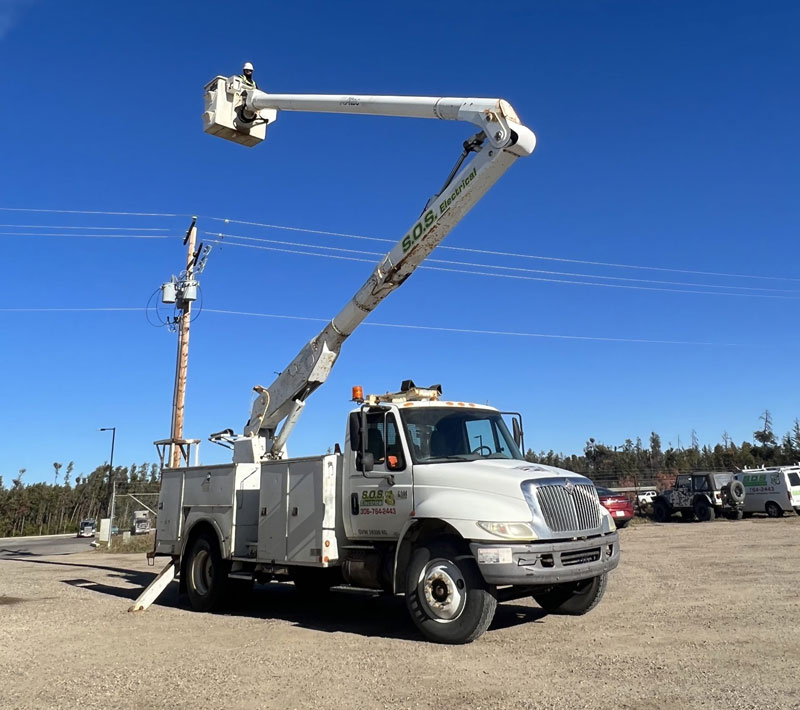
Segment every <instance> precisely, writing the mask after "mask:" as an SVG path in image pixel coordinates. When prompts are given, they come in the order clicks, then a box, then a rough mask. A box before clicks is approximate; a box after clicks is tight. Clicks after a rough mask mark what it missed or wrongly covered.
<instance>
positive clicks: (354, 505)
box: [350, 493, 358, 515]
mask: <svg viewBox="0 0 800 710" xmlns="http://www.w3.org/2000/svg"><path fill="white" fill-rule="evenodd" d="M350 512H351V513H352V514H353V515H358V493H351V494H350Z"/></svg>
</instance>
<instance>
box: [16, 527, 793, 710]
mask: <svg viewBox="0 0 800 710" xmlns="http://www.w3.org/2000/svg"><path fill="white" fill-rule="evenodd" d="M620 536H621V538H622V551H623V559H622V563H621V565H620V567H619V568H618V569H617V570H616V571H615V572H614V573H612V575H611V578H610V582H609V586H608V591H607V592H606V596H605V599H604V600H603V601H602V602H601V604H600V605H599V606H598V607H597V609H595V610H594V611H592V612H591V613H590V614H588V615H586V616H584V617H577V618H568V617H557V616H546V615H545V614H544V613H543V612H542V611H541V610H540V609H539V608H538V607H537V606H536V605H535V604H534V603H533V602H530V601H527V600H524V601H516V602H510V603H506V604H503V605H501V606H500V607H499V608H498V613H497V616H496V618H495V622H494V624H493V625H492V627H491V629H490V630H489V631H488V632H487V633H486V634H485V635H484V636H483V637H482V638H481V639H479V640H478V641H476V642H475V643H472V644H470V645H468V646H455V647H448V646H438V645H435V644H429V643H426V642H424V641H421V640H420V638H419V637H418V636H417V634H416V631H415V630H414V628H413V626H412V624H411V621H410V620H409V619H408V618H407V616H406V613H405V607H404V605H403V600H402V599H393V598H387V597H381V596H375V595H370V594H366V593H354V592H347V593H345V592H341V593H340V592H336V593H334V594H333V595H332V597H331V599H330V601H328V602H325V603H322V602H320V603H318V604H317V605H316V608H309V604H308V602H304V601H303V600H302V599H300V598H298V597H297V596H296V595H295V594H294V592H293V590H292V587H291V585H288V584H286V585H270V586H269V587H257V588H256V592H255V594H254V597H253V599H252V601H251V602H250V603H248V604H247V605H245V606H243V607H242V608H240V609H237V610H236V611H235V612H233V613H231V614H226V615H208V614H198V613H194V612H191V611H189V610H188V609H187V608H186V607H185V606H184V605H183V604H181V603H179V600H178V595H177V588H176V585H173V587H172V588H170V589H169V590H168V591H167V592H166V593H165V594H164V595H163V596H162V598H161V600H159V603H158V604H156V605H154V606H153V607H151V608H150V609H149V610H148V611H146V612H144V613H138V614H128V613H127V608H128V606H129V604H130V602H131V600H132V599H134V598H135V597H136V596H137V595H138V593H139V591H140V590H141V588H142V586H143V585H145V584H146V583H147V582H148V581H149V580H150V579H151V578H152V576H153V574H154V571H153V568H148V567H147V564H146V561H145V560H144V559H143V558H142V557H141V556H139V555H135V556H132V555H107V554H97V553H79V554H73V555H60V556H52V557H35V556H20V557H17V558H10V559H9V558H5V559H2V560H0V708H3V709H4V710H12V709H13V710H16V709H23V708H48V709H49V708H81V710H90V709H92V708H104V709H105V708H112V709H113V710H123V709H125V708H137V710H142V709H144V708H192V709H195V708H226V709H229V708H230V709H233V708H276V709H278V708H280V709H284V708H348V709H349V710H361V709H363V710H367V709H369V710H372V709H374V708H392V710H398V709H399V708H432V709H433V708H435V709H436V710H455V709H457V708H471V709H472V710H480V709H489V708H542V709H544V708H558V709H559V710H560V709H563V708H569V709H570V710H571V709H573V708H574V709H579V708H631V709H632V708H636V709H637V710H638V709H645V708H659V709H661V710H664V709H672V708H675V709H678V708H681V709H682V708H700V707H704V708H737V709H738V708H770V709H772V708H800V668H799V666H800V625H799V624H798V619H799V618H800V597H798V593H797V589H798V582H800V572H799V571H798V564H799V563H800V554H798V553H799V552H800V518H797V517H795V516H792V517H786V518H783V519H781V520H770V519H752V520H743V521H740V522H730V521H726V520H720V521H717V522H715V523H705V524H704V523H680V522H674V523H668V524H664V525H657V524H643V525H636V526H632V527H630V528H628V529H626V530H623V531H621V533H620ZM158 563H159V564H161V560H158ZM184 604H185V602H184Z"/></svg>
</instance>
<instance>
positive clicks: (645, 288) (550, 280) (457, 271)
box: [207, 239, 800, 300]
mask: <svg viewBox="0 0 800 710" xmlns="http://www.w3.org/2000/svg"><path fill="white" fill-rule="evenodd" d="M207 241H208V242H210V243H212V244H224V245H227V246H239V247H245V248H248V249H262V250H265V251H274V252H280V253H284V254H297V255H300V256H317V257H322V258H325V259H338V260H341V261H355V262H362V263H369V264H373V263H375V262H374V261H373V260H372V259H359V258H357V257H353V256H342V255H340V254H320V253H315V252H308V251H300V250H298V249H283V248H279V247H268V246H261V245H259V244H236V243H235V242H224V241H221V240H214V239H209V240H207ZM430 261H431V260H430V259H429V260H428V262H430ZM417 268H418V269H424V270H426V271H443V272H448V273H454V274H468V275H472V276H493V277H495V278H504V279H517V280H523V281H540V282H543V283H558V284H567V285H573V286H597V287H602V288H622V289H629V290H634V291H657V292H661V293H683V294H692V295H702V296H738V297H740V298H772V299H780V300H800V296H780V295H772V294H762V293H736V292H729V291H723V292H718V291H697V290H694V289H684V288H680V289H679V288H660V287H655V286H630V285H627V284H609V283H594V282H591V281H575V280H572V279H553V278H544V277H539V276H523V275H520V274H499V273H488V272H485V271H475V270H473V269H451V268H445V267H441V266H426V265H425V264H422V265H420V266H418V267H417ZM484 268H487V267H484ZM488 268H493V267H488ZM585 278H597V277H595V276H591V275H586V276H585ZM699 286H702V284H699ZM723 288H736V287H735V286H729V287H723Z"/></svg>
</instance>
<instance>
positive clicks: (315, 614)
mask: <svg viewBox="0 0 800 710" xmlns="http://www.w3.org/2000/svg"><path fill="white" fill-rule="evenodd" d="M109 569H111V568H109ZM114 571H116V572H118V573H117V574H111V575H107V576H108V577H110V578H117V579H119V580H120V581H121V582H123V583H124V584H125V585H126V586H116V585H114V584H107V583H100V582H95V581H93V580H88V579H83V578H76V579H63V580H61V581H62V582H63V583H64V584H69V585H70V586H73V587H79V588H81V589H86V590H89V591H92V592H97V593H99V594H107V595H109V596H114V597H118V598H120V599H126V600H129V601H131V602H132V601H133V600H135V599H136V598H137V597H138V596H139V594H141V592H142V589H143V588H144V587H145V586H147V584H149V583H150V582H151V581H152V579H153V576H154V575H153V574H152V573H150V572H133V571H130V570H122V569H120V570H114ZM127 585H138V586H136V587H130V586H127ZM154 606H159V607H165V608H172V609H183V610H185V611H187V612H190V613H200V612H192V611H191V609H190V607H189V600H188V598H187V596H186V595H185V594H179V591H178V584H177V582H176V583H173V584H171V585H170V586H169V587H167V589H166V590H165V591H164V593H163V594H162V595H161V596H160V597H159V598H158V600H157V601H156V602H155V604H154ZM143 613H145V614H146V613H147V612H146V611H145V612H143ZM214 615H215V616H237V617H244V618H249V619H258V620H261V621H268V620H271V619H275V620H280V621H285V622H288V623H290V624H292V625H293V626H299V627H301V628H305V629H311V630H315V631H323V632H326V633H350V634H357V635H359V636H366V637H380V638H394V639H399V640H414V641H418V640H420V635H419V633H418V632H417V630H416V628H415V627H414V625H413V623H412V621H411V619H410V618H409V616H408V613H407V612H406V607H405V602H404V600H403V599H402V598H401V597H394V596H390V595H386V594H381V593H379V592H372V591H369V590H358V589H348V590H344V589H334V590H332V591H331V592H330V594H325V595H317V596H316V597H313V598H312V597H309V596H305V595H302V594H300V593H298V592H297V590H296V589H295V587H294V585H292V584H281V583H270V584H266V585H255V586H254V588H253V590H252V592H249V593H248V594H245V595H242V596H239V597H231V599H230V601H229V603H228V605H227V607H226V608H225V609H224V610H223V611H219V612H214ZM545 615H546V614H545V612H544V611H543V610H542V609H539V608H538V607H528V606H523V605H520V604H517V603H514V602H507V603H505V604H499V605H498V607H497V613H496V614H495V618H494V621H493V623H492V625H491V627H490V628H489V632H491V631H495V630H500V629H506V628H510V627H513V626H519V625H520V624H527V623H531V622H539V621H540V620H541V619H542V618H543V617H544V616H545Z"/></svg>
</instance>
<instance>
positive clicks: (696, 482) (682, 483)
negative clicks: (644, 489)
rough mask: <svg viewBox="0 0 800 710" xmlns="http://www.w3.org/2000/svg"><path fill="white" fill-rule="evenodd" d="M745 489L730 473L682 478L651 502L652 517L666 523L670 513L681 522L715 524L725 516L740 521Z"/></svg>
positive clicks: (697, 474) (687, 475)
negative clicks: (678, 514)
mask: <svg viewBox="0 0 800 710" xmlns="http://www.w3.org/2000/svg"><path fill="white" fill-rule="evenodd" d="M744 495H745V492H744V485H742V482H741V481H737V480H736V479H735V478H734V475H733V474H732V473H702V472H698V473H692V474H682V475H680V476H678V477H677V479H675V485H674V486H673V488H671V489H670V490H667V491H664V492H663V493H661V494H660V495H658V496H657V497H656V499H655V500H654V501H653V517H654V518H655V519H656V521H658V522H659V523H666V522H667V521H669V520H670V519H671V518H672V514H673V513H680V514H681V517H682V518H683V519H684V520H694V519H695V518H697V519H698V520H702V521H704V522H707V521H709V520H714V518H715V517H717V515H724V516H725V517H726V518H730V519H731V520H741V519H742V517H743V515H744Z"/></svg>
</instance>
